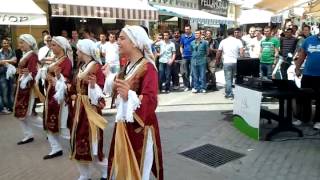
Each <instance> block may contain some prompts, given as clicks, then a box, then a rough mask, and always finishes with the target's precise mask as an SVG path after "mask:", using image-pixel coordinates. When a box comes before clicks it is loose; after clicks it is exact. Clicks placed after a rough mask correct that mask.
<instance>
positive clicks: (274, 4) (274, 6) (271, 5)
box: [255, 0, 311, 12]
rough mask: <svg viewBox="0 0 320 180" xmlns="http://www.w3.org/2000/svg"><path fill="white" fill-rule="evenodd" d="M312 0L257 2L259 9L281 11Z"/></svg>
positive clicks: (264, 0)
mask: <svg viewBox="0 0 320 180" xmlns="http://www.w3.org/2000/svg"><path fill="white" fill-rule="evenodd" d="M310 1H311V0H278V1H276V0H261V1H260V2H259V3H257V4H255V7H256V8H258V9H264V10H268V11H273V12H279V11H282V10H285V9H288V8H292V7H297V6H300V5H302V4H304V3H307V2H310Z"/></svg>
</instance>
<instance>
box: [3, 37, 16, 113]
mask: <svg viewBox="0 0 320 180" xmlns="http://www.w3.org/2000/svg"><path fill="white" fill-rule="evenodd" d="M1 45H2V48H1V49H0V87H1V91H0V92H1V93H0V112H1V113H5V114H8V113H10V112H12V107H13V92H14V89H13V85H14V77H9V78H7V77H6V72H7V64H16V62H17V58H16V55H15V52H14V51H13V50H12V49H11V47H10V42H9V40H8V39H3V40H2V44H1Z"/></svg>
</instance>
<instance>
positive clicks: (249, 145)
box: [0, 90, 320, 180]
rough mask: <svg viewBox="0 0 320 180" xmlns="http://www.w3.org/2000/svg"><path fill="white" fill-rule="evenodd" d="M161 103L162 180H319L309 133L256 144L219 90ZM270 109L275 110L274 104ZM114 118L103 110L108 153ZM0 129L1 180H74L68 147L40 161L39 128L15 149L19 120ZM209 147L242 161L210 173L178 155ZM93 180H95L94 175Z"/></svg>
mask: <svg viewBox="0 0 320 180" xmlns="http://www.w3.org/2000/svg"><path fill="white" fill-rule="evenodd" d="M159 101H160V103H159V106H158V109H157V115H158V118H159V124H160V132H161V138H162V145H163V153H164V170H165V172H164V173H165V179H166V180H271V179H272V180H300V179H304V180H317V179H319V180H320V158H319V157H320V142H319V139H320V135H319V132H317V131H314V130H312V129H311V128H310V127H303V130H304V132H305V133H306V134H309V135H313V136H310V137H308V138H305V139H299V138H298V139H296V136H295V135H294V134H283V135H281V136H278V137H276V139H275V141H271V142H267V141H256V140H253V139H250V138H248V137H247V136H245V135H243V134H241V133H240V132H239V131H238V130H237V129H235V128H234V127H233V125H232V123H231V121H230V117H231V111H232V101H231V100H226V99H224V97H223V91H222V90H220V91H219V92H209V93H206V94H192V93H191V92H173V93H170V94H161V95H159ZM268 106H269V107H270V108H276V105H274V104H268ZM38 110H40V109H38ZM114 113H115V110H110V109H106V110H104V114H105V116H106V118H107V119H108V120H109V121H110V124H109V127H108V128H107V129H106V131H105V137H106V138H105V139H106V146H107V147H106V153H108V143H109V141H110V138H111V133H112V128H113V125H114V123H112V121H113V117H114ZM273 125H274V124H273ZM0 126H1V130H0V137H1V138H0V153H1V157H2V158H1V161H0V179H1V180H2V179H3V180H7V179H8V180H15V179H26V180H38V179H39V180H46V179H48V180H51V179H52V180H53V179H54V180H60V179H61V180H69V179H70V180H72V179H77V177H78V171H77V169H76V166H75V164H74V163H73V161H71V160H69V159H68V153H67V149H68V142H67V141H64V143H63V144H64V147H65V149H66V150H65V152H64V155H63V157H59V158H56V159H52V160H46V161H44V160H42V157H43V156H44V155H45V154H46V153H47V152H48V143H47V140H46V138H45V137H46V136H45V133H44V131H42V129H41V128H38V127H35V128H34V131H35V141H34V142H33V143H30V144H27V145H23V146H17V145H16V142H18V141H19V140H20V138H21V136H22V133H21V130H20V126H19V124H18V122H17V120H15V119H14V118H13V117H12V116H10V115H1V116H0ZM264 130H266V131H268V130H270V127H266V128H265V129H264ZM290 139H292V140H290ZM207 143H210V144H213V145H216V146H220V147H224V148H227V149H230V150H233V151H236V152H240V153H244V154H245V155H246V156H245V157H243V158H240V159H238V160H235V161H232V162H229V163H227V164H225V165H222V166H220V167H217V168H212V167H209V166H206V165H203V164H201V163H199V162H196V161H193V160H190V159H187V158H185V157H184V156H181V155H179V154H178V153H180V152H182V151H185V150H189V149H191V148H193V147H197V146H199V145H203V144H207ZM94 178H96V179H97V178H99V176H98V174H97V173H95V174H94Z"/></svg>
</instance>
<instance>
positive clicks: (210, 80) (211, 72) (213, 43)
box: [206, 30, 219, 91]
mask: <svg viewBox="0 0 320 180" xmlns="http://www.w3.org/2000/svg"><path fill="white" fill-rule="evenodd" d="M206 40H207V41H208V48H209V52H208V56H207V63H208V64H207V70H208V74H207V76H206V77H207V84H208V87H207V88H208V89H211V90H213V91H217V90H218V89H217V83H216V61H215V58H216V53H217V51H218V48H219V42H218V41H217V40H216V39H213V38H212V32H211V31H209V30H207V31H206Z"/></svg>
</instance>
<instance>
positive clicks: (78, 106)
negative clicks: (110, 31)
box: [13, 26, 163, 180]
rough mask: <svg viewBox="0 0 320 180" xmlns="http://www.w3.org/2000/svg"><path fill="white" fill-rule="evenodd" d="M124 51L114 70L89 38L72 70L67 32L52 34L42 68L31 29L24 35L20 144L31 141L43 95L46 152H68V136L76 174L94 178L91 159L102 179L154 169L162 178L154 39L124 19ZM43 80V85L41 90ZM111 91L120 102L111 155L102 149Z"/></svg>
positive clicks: (126, 179)
mask: <svg viewBox="0 0 320 180" xmlns="http://www.w3.org/2000/svg"><path fill="white" fill-rule="evenodd" d="M118 44H119V53H120V55H123V56H126V57H128V63H127V65H126V66H125V67H124V68H123V69H122V70H121V71H120V72H119V73H117V74H113V73H111V72H110V70H109V67H108V65H105V66H102V65H101V61H100V58H99V54H100V53H99V50H98V49H97V48H96V45H95V43H94V42H93V41H91V40H89V39H83V40H79V41H78V43H77V55H78V61H80V62H81V63H80V64H81V66H80V67H79V68H78V69H77V73H73V60H72V57H73V56H72V49H71V46H70V44H69V42H68V40H67V39H66V38H64V37H62V36H56V37H53V38H52V43H51V49H52V52H53V53H54V61H53V63H51V64H50V65H48V66H45V67H42V68H40V66H39V60H38V56H37V44H36V41H35V39H34V37H32V35H30V34H23V35H21V36H20V37H19V46H20V49H21V50H22V51H23V57H22V58H21V60H20V62H19V64H18V68H17V72H18V74H19V77H18V81H17V89H16V95H15V103H14V108H13V110H14V116H15V117H16V118H18V119H19V122H20V124H21V127H22V131H23V134H24V137H23V139H22V140H21V141H19V142H18V145H23V144H27V143H30V142H33V141H34V136H33V132H32V128H31V126H30V120H31V118H32V117H33V116H31V115H32V108H33V104H34V103H35V98H39V99H40V100H41V101H43V102H44V110H43V127H44V130H45V131H46V134H47V137H48V142H49V144H50V149H51V151H50V152H49V153H48V154H47V155H45V156H44V157H43V159H52V158H55V157H58V156H62V155H63V147H62V146H61V140H60V138H61V137H70V158H71V159H72V160H76V164H77V167H78V169H79V172H80V176H79V180H85V179H86V180H87V179H90V178H91V168H90V166H92V165H93V166H94V167H96V168H97V169H98V170H99V171H100V172H101V179H115V180H140V179H142V180H148V179H149V178H150V173H151V172H153V174H154V176H155V177H156V178H157V179H158V180H163V162H162V150H161V142H160V134H159V133H160V132H159V126H158V121H157V117H156V114H155V109H156V107H157V93H158V77H157V74H158V73H157V69H156V67H155V64H154V57H153V54H152V51H151V44H152V41H151V40H150V39H149V37H148V34H147V33H146V31H145V30H144V29H143V28H142V27H140V26H126V27H124V28H123V29H122V31H121V33H120V35H119V38H118ZM39 83H42V84H43V87H45V91H44V93H41V91H40V89H39ZM104 94H112V97H113V98H114V100H115V103H116V106H117V114H116V118H115V127H114V131H113V136H112V139H111V145H110V148H109V149H110V150H109V156H108V158H107V157H106V156H105V155H104V152H103V145H104V144H103V142H104V141H103V138H104V137H103V131H104V129H105V128H106V126H107V125H108V123H107V120H106V119H105V118H104V117H103V116H102V109H103V108H104V106H105V104H106V102H105V98H104V97H105V95H104Z"/></svg>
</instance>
